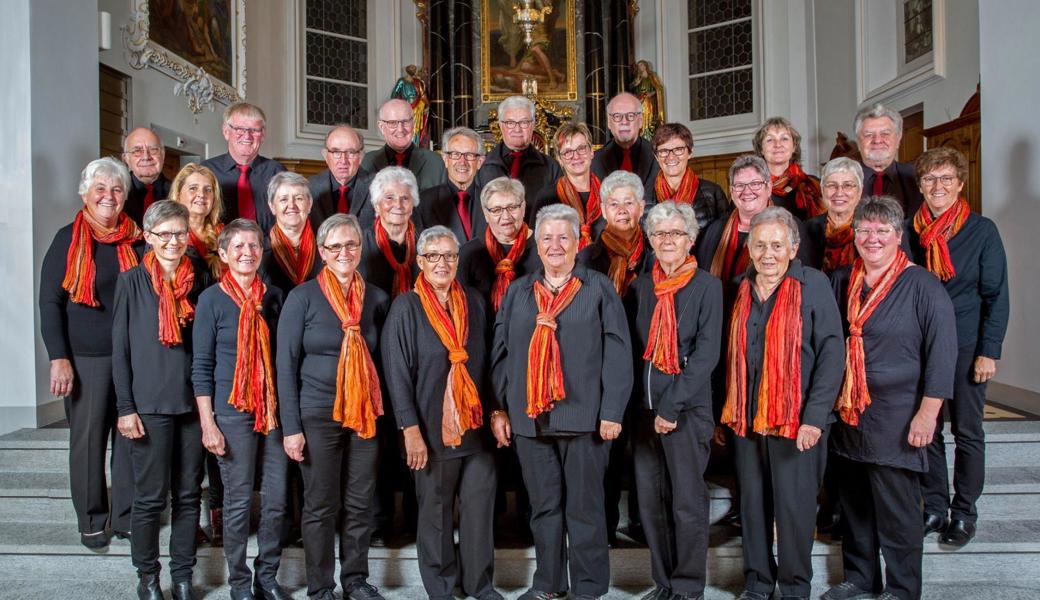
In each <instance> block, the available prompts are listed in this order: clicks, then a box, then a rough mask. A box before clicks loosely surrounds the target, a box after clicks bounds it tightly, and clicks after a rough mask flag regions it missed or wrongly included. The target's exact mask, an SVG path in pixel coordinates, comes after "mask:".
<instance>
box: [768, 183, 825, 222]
mask: <svg viewBox="0 0 1040 600" xmlns="http://www.w3.org/2000/svg"><path fill="white" fill-rule="evenodd" d="M809 179H812V180H813V181H815V182H816V183H819V182H820V179H819V178H818V177H816V176H814V175H809ZM772 198H773V206H779V207H781V208H786V209H787V211H788V212H790V213H791V214H792V215H794V216H795V218H796V219H800V220H802V221H805V220H806V219H807V218H809V213H808V211H806V210H804V209H801V208H798V190H797V189H793V190H791V191H790V192H787V194H785V195H783V196H781V195H780V194H776V193H774V194H773V195H772ZM815 201H819V199H815Z"/></svg>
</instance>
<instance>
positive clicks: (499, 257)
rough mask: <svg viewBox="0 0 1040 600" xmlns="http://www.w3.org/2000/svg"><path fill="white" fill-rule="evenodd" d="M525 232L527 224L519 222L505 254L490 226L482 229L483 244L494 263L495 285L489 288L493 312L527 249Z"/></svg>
mask: <svg viewBox="0 0 1040 600" xmlns="http://www.w3.org/2000/svg"><path fill="white" fill-rule="evenodd" d="M527 234H528V229H527V224H526V223H521V224H520V231H518V232H517V234H516V239H515V240H513V247H512V248H510V249H509V254H506V253H505V252H503V250H502V245H501V244H499V243H498V240H496V239H495V235H494V234H493V233H491V228H490V227H488V228H486V229H485V230H484V246H485V247H486V248H487V251H488V255H490V256H491V260H492V261H493V262H494V263H495V285H494V286H493V287H492V288H491V305H492V306H493V307H494V309H495V312H498V309H499V307H500V306H502V298H505V295H506V290H508V289H509V284H510V283H512V282H513V280H514V279H516V263H517V261H519V260H520V258H521V257H522V256H523V255H524V250H526V249H527Z"/></svg>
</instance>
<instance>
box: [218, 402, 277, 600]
mask: <svg viewBox="0 0 1040 600" xmlns="http://www.w3.org/2000/svg"><path fill="white" fill-rule="evenodd" d="M217 426H218V427H219V428H220V431H221V432H222V433H223V434H224V456H220V457H218V461H219V463H220V477H221V479H222V480H223V481H224V556H225V558H227V564H228V584H229V585H230V586H231V588H232V589H234V590H236V591H242V592H245V591H251V585H250V584H251V582H252V577H251V575H250V573H249V567H247V566H246V545H247V543H248V540H249V512H250V507H251V506H252V502H253V484H254V482H255V480H256V477H257V476H259V477H260V478H261V480H260V525H259V527H258V528H257V533H256V542H257V546H259V549H258V552H257V556H256V559H255V560H254V561H253V568H254V569H255V570H256V580H257V581H258V582H260V583H261V584H263V585H264V586H265V587H272V586H274V585H275V584H276V581H275V576H276V575H277V574H278V566H279V565H280V564H281V560H282V545H281V534H282V528H283V527H284V524H285V516H286V511H285V498H286V485H285V473H286V467H287V466H288V460H289V457H288V456H287V455H286V454H285V448H283V447H282V430H281V429H274V430H272V431H271V432H270V433H268V434H267V435H266V436H265V435H263V434H260V433H256V432H255V431H253V415H252V414H249V413H242V414H236V415H230V416H224V415H217Z"/></svg>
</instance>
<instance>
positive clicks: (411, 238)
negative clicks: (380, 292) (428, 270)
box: [375, 217, 415, 298]
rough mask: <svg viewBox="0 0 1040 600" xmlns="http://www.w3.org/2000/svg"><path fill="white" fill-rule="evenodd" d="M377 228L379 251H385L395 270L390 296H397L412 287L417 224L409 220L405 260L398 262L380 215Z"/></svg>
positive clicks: (384, 254)
mask: <svg viewBox="0 0 1040 600" xmlns="http://www.w3.org/2000/svg"><path fill="white" fill-rule="evenodd" d="M375 228H376V245H377V246H379V251H380V252H382V253H383V258H385V259H386V262H387V263H389V264H390V268H391V269H393V271H394V282H393V285H392V289H391V293H390V297H391V298H396V297H397V296H399V295H401V294H403V293H405V292H407V291H408V290H410V289H412V281H411V280H412V264H413V263H414V262H415V225H414V224H413V223H412V222H411V221H408V229H407V230H406V231H405V232H404V245H405V253H404V260H403V261H401V262H397V259H396V258H394V251H393V250H392V249H391V248H390V236H389V235H387V233H386V229H384V228H383V222H382V220H381V219H380V218H379V217H376V222H375Z"/></svg>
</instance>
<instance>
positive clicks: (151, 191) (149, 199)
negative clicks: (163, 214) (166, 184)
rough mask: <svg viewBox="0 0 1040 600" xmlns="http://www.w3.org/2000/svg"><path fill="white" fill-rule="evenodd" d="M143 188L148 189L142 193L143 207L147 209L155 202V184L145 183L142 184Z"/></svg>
mask: <svg viewBox="0 0 1040 600" xmlns="http://www.w3.org/2000/svg"><path fill="white" fill-rule="evenodd" d="M144 189H146V190H148V191H147V192H146V193H145V195H144V209H145V210H148V207H149V206H151V205H152V203H153V202H155V184H154V183H146V184H144Z"/></svg>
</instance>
